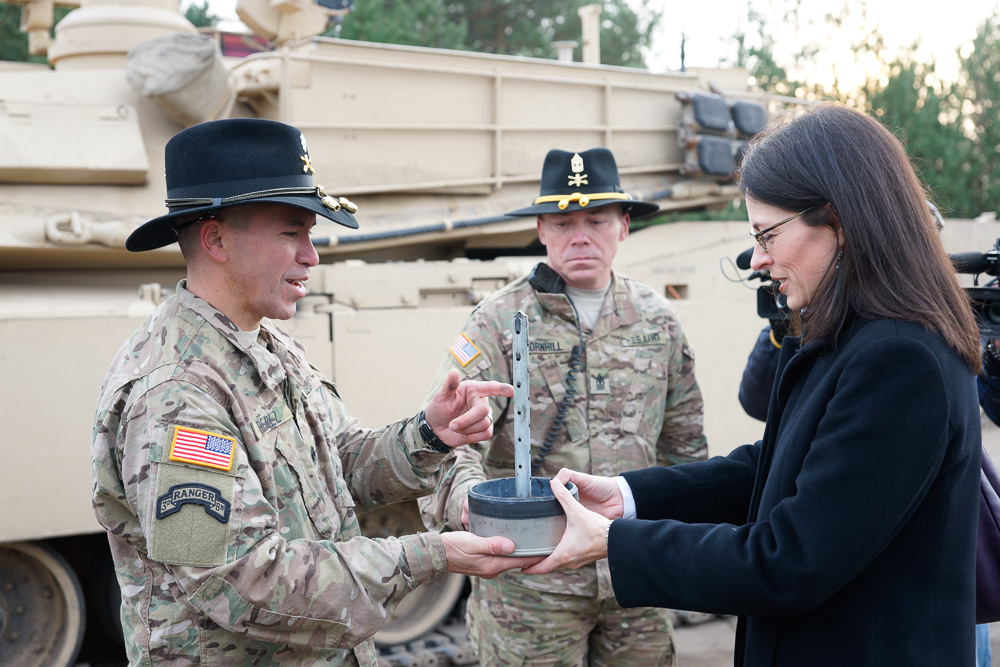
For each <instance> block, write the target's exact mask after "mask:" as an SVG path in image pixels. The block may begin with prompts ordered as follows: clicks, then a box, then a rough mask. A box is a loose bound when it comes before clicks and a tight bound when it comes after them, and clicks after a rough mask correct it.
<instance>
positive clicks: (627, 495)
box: [615, 475, 635, 519]
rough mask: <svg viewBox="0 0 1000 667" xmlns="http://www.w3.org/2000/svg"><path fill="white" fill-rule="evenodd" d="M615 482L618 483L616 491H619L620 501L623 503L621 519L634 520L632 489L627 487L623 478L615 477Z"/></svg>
mask: <svg viewBox="0 0 1000 667" xmlns="http://www.w3.org/2000/svg"><path fill="white" fill-rule="evenodd" d="M615 481H616V482H618V490H619V491H621V494H622V499H623V500H624V501H625V507H624V509H623V511H622V518H623V519H634V518H635V496H633V495H632V487H630V486H629V485H628V482H626V481H625V478H624V477H622V476H621V475H619V476H618V477H615Z"/></svg>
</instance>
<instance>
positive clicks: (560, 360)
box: [419, 148, 707, 667]
mask: <svg viewBox="0 0 1000 667" xmlns="http://www.w3.org/2000/svg"><path fill="white" fill-rule="evenodd" d="M658 209H659V207H658V206H657V205H656V204H654V203H651V202H645V201H637V200H635V199H633V198H632V197H631V196H629V195H628V194H626V193H625V192H624V191H623V190H622V187H621V184H620V181H619V176H618V167H617V165H616V163H615V158H614V156H613V155H612V154H611V151H609V150H607V149H606V148H594V149H591V150H587V151H580V152H578V153H576V152H568V151H562V150H552V151H549V153H548V155H547V156H546V158H545V162H544V165H543V166H542V178H541V192H540V194H539V196H538V198H536V199H535V201H534V202H533V203H532V205H531V206H528V207H526V208H522V209H519V210H516V211H513V212H511V213H509V214H508V215H513V216H529V215H530V216H537V221H538V237H539V240H540V241H541V242H542V244H543V245H544V246H545V252H546V261H545V262H544V263H541V264H538V265H537V266H536V267H535V268H534V270H533V271H532V272H531V273H530V274H529V275H527V276H524V277H523V278H521V279H519V280H516V281H514V282H512V283H511V284H509V285H507V286H506V287H504V288H503V289H501V290H500V291H498V292H497V293H496V294H494V295H492V296H491V297H489V298H488V299H486V300H485V301H483V302H482V303H481V304H480V305H479V306H478V307H477V308H476V310H475V311H474V312H473V314H472V315H471V317H470V318H469V320H468V322H467V323H466V325H465V329H464V330H463V331H462V332H461V333H459V334H458V336H457V338H456V339H455V342H454V343H453V344H452V346H451V349H450V351H449V353H448V354H447V355H446V358H445V360H444V363H443V364H442V366H441V369H440V372H439V378H443V377H446V376H447V375H448V374H450V373H454V372H455V371H456V370H457V371H459V372H460V373H461V374H462V376H463V377H465V378H470V379H476V380H483V381H490V380H492V381H498V382H510V381H511V379H512V369H511V365H510V358H511V341H512V332H511V321H512V318H513V316H514V314H515V313H517V312H518V311H523V312H524V313H525V314H526V315H527V316H528V332H529V337H530V340H529V343H528V348H529V350H528V351H529V356H530V361H529V368H528V378H529V383H530V389H529V394H530V400H531V451H532V475H534V476H542V477H551V476H554V475H555V474H556V473H557V472H558V471H559V469H560V468H563V467H568V468H572V469H573V470H585V471H587V472H591V473H593V474H597V475H612V476H613V475H618V474H620V473H621V472H624V471H626V470H633V469H636V468H644V467H647V466H650V465H654V464H659V465H665V466H667V465H672V464H674V463H680V462H684V461H692V460H697V459H702V458H705V456H706V452H707V448H706V443H705V437H704V435H703V430H702V425H703V420H702V398H701V392H700V390H699V389H698V384H697V382H696V381H695V377H694V359H693V356H692V353H691V350H690V348H689V347H688V344H687V341H686V339H685V337H684V332H683V330H682V329H681V325H680V322H679V321H678V319H677V315H676V313H675V312H674V309H673V307H672V306H671V305H670V303H669V302H668V301H667V300H666V298H665V297H664V296H663V295H660V294H656V293H655V292H654V291H653V290H651V289H650V288H649V287H647V286H646V285H644V284H642V283H640V282H638V281H636V280H633V279H631V278H628V277H626V276H623V275H621V274H619V273H617V272H615V271H613V270H612V268H611V264H612V261H613V260H614V257H615V253H616V252H617V249H618V244H619V243H620V242H621V241H624V240H625V238H626V237H627V236H628V231H629V222H630V221H631V220H632V219H637V218H641V217H645V216H649V215H652V214H653V213H655V212H656V211H657V210H658ZM510 404H511V400H510V398H509V397H500V396H498V397H494V398H492V399H491V400H490V405H491V409H492V414H493V417H494V419H495V428H494V433H493V437H492V438H488V439H485V440H483V442H481V443H479V444H478V445H473V446H470V447H463V448H462V449H461V450H460V451H458V452H457V453H456V457H455V458H454V459H453V460H452V461H450V462H448V463H447V464H446V466H445V467H446V471H445V473H444V479H443V481H442V484H441V486H440V487H439V489H438V491H437V492H436V493H435V494H434V495H433V496H429V497H427V498H424V499H421V500H420V501H419V502H420V505H421V509H422V512H423V518H424V523H425V524H426V525H427V526H428V527H429V528H435V529H443V530H459V531H460V530H464V529H465V528H466V527H467V525H468V500H467V498H468V491H469V489H470V488H471V487H473V486H475V485H476V484H478V483H479V482H482V481H483V480H485V479H491V478H497V477H511V476H513V475H514V426H513V423H514V418H513V414H512V410H511V405H510ZM467 609H468V611H467V621H468V627H469V635H470V638H471V639H472V643H473V646H474V647H475V649H476V652H477V655H478V657H479V660H480V662H481V663H482V664H487V665H508V664H510V665H513V664H516V665H521V664H524V665H534V664H545V665H587V664H589V665H591V666H592V667H593V666H599V665H643V666H647V665H671V664H673V663H674V641H673V630H672V628H671V625H670V617H669V614H668V612H667V610H665V609H648V608H641V609H623V608H621V607H620V606H619V605H618V604H617V603H616V602H615V597H614V594H613V591H612V589H611V580H610V574H609V571H608V564H607V561H606V560H604V561H600V562H598V563H597V564H596V565H592V566H588V567H584V568H581V569H578V570H562V571H557V572H554V573H552V574H549V575H544V576H526V575H521V574H520V573H514V572H507V573H504V574H501V575H500V576H499V577H497V578H496V579H494V580H492V581H482V580H474V581H473V583H472V596H471V597H470V598H469V603H468V608H467Z"/></svg>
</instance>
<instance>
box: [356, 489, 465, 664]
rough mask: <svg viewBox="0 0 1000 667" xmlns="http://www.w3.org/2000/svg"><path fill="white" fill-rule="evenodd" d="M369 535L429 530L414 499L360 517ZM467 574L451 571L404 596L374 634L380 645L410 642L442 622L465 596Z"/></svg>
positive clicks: (366, 534) (387, 535)
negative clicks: (421, 518)
mask: <svg viewBox="0 0 1000 667" xmlns="http://www.w3.org/2000/svg"><path fill="white" fill-rule="evenodd" d="M359 519H360V522H361V532H363V533H364V534H365V536H366V537H398V536H400V535H412V534H413V533H421V532H424V531H426V530H427V529H426V528H424V524H423V523H422V522H421V521H420V511H419V510H418V509H417V504H416V503H415V502H406V503H397V504H395V505H389V506H387V507H380V508H378V509H376V510H372V511H371V512H366V513H365V514H362V515H360V516H359ZM464 586H465V576H464V575H461V574H452V573H448V574H445V575H443V576H440V577H438V578H437V579H434V580H433V581H430V582H428V583H426V584H424V585H423V586H420V587H419V588H417V589H416V590H415V591H413V592H412V593H410V594H409V595H407V596H406V597H405V598H403V601H402V602H400V603H399V604H398V605H397V606H396V608H395V609H394V610H393V611H392V614H391V615H390V616H389V618H388V619H387V620H386V622H385V624H384V625H383V626H382V629H381V630H379V631H378V632H377V633H376V634H375V644H376V645H377V646H395V645H397V644H408V643H410V642H411V641H413V640H414V639H416V638H417V637H419V636H421V635H423V634H425V633H426V632H429V631H430V630H432V629H434V627H435V626H437V625H438V624H440V623H443V622H444V620H445V619H446V618H448V614H450V613H451V610H452V609H453V608H454V607H455V604H456V603H457V602H458V600H459V598H460V597H461V596H462V589H463V587H464Z"/></svg>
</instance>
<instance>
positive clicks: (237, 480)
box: [91, 281, 446, 666]
mask: <svg viewBox="0 0 1000 667" xmlns="http://www.w3.org/2000/svg"><path fill="white" fill-rule="evenodd" d="M248 339H250V340H248ZM414 422H415V420H413V419H411V420H405V421H400V422H397V423H395V424H392V425H390V426H388V427H386V428H384V429H381V430H368V429H362V428H360V427H359V426H358V422H357V420H355V419H353V418H352V417H351V416H350V415H349V413H348V412H347V409H346V408H345V407H344V406H343V405H342V404H341V402H340V400H339V399H338V398H337V397H336V391H335V390H334V388H333V386H332V385H330V384H329V383H328V382H326V381H325V380H324V379H323V378H322V377H321V376H320V374H319V373H318V372H316V371H315V370H314V369H312V368H311V367H310V366H309V365H308V364H307V363H306V361H305V358H304V354H303V350H302V348H301V347H300V346H299V345H298V344H297V343H296V342H295V341H294V340H293V339H292V338H291V337H290V336H288V335H287V334H285V333H283V332H281V331H279V330H278V329H277V328H275V327H274V326H273V325H271V324H270V323H268V322H266V321H265V323H263V324H262V325H261V327H260V331H259V336H258V337H257V338H255V339H254V338H253V334H247V333H246V332H240V331H239V330H238V329H237V327H236V326H235V325H234V324H233V323H232V322H231V321H230V320H229V319H228V318H227V317H226V316H225V315H223V314H222V313H221V312H219V311H218V310H216V309H215V308H213V307H212V306H210V305H209V304H208V303H207V302H205V301H203V300H201V299H199V298H198V297H196V296H194V295H193V294H191V293H190V292H188V291H187V290H186V289H185V288H184V282H183V281H182V282H181V284H180V285H178V289H177V295H176V296H175V297H172V298H170V299H168V300H167V301H166V302H165V303H163V304H162V305H161V306H160V307H159V308H158V309H157V311H156V312H155V313H154V314H153V315H152V316H151V318H150V319H149V320H148V321H147V322H146V324H145V325H144V326H143V327H142V328H140V329H139V330H138V331H137V332H136V333H135V334H133V336H132V338H131V339H130V340H129V341H128V342H127V343H126V344H125V345H124V346H123V347H122V349H121V350H120V351H119V353H118V355H117V357H116V359H115V361H114V362H113V364H112V366H111V369H110V371H109V372H108V375H107V378H106V379H105V382H104V388H103V390H102V396H101V401H100V405H99V407H98V411H97V420H96V424H95V427H94V433H93V446H92V452H91V454H92V460H93V473H94V477H95V487H94V508H95V511H96V513H97V517H98V520H99V521H100V522H101V523H102V524H103V525H104V527H105V528H106V529H107V531H108V534H109V541H110V543H111V550H112V553H113V556H114V560H115V567H116V570H117V574H118V581H119V583H120V584H121V589H122V613H121V616H122V626H123V628H124V630H125V639H126V646H127V651H128V657H129V661H130V662H131V664H133V665H150V664H153V663H155V664H158V665H159V664H165V665H185V666H187V665H193V664H208V663H211V664H217V665H256V664H261V665H315V664H319V663H322V664H324V665H328V664H329V665H355V664H361V665H375V664H376V663H377V660H376V655H375V649H374V645H373V644H372V642H371V640H370V637H371V636H372V635H373V634H374V633H375V632H376V630H378V629H379V627H380V626H381V625H382V623H383V622H384V621H385V619H386V616H387V615H388V614H389V612H391V611H392V609H393V608H394V606H395V605H396V604H397V603H398V602H399V601H400V599H401V598H402V597H403V596H404V595H406V594H407V593H408V592H409V591H412V590H413V589H414V588H415V587H417V586H419V585H420V584H422V583H424V582H426V581H429V580H431V579H433V578H434V577H436V576H438V575H439V574H441V573H443V572H445V570H446V559H445V552H444V545H443V543H442V541H441V537H440V535H436V534H424V535H412V536H408V537H402V538H398V539H396V538H387V539H367V538H364V537H361V536H360V531H359V529H358V521H357V518H356V516H355V502H356V501H357V503H358V507H359V509H361V510H367V509H370V508H371V507H374V506H376V505H381V504H385V503H389V502H393V501H397V500H401V499H404V498H412V497H414V496H416V495H420V494H423V493H426V492H428V491H429V490H430V489H432V488H433V487H434V485H435V484H436V482H437V481H438V473H437V469H438V466H439V465H440V463H441V461H442V460H443V459H444V458H445V456H446V455H444V454H438V453H436V452H434V451H433V450H431V449H429V448H426V447H425V446H424V444H423V440H422V439H421V438H420V436H419V433H418V430H417V425H416V424H415V423H414ZM171 459H173V460H171ZM227 459H228V460H229V462H228V463H227Z"/></svg>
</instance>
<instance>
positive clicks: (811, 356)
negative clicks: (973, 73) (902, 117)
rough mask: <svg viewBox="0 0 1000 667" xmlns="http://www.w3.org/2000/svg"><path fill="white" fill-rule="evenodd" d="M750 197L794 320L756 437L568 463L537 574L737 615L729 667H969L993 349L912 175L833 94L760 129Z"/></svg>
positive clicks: (766, 259)
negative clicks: (608, 582)
mask: <svg viewBox="0 0 1000 667" xmlns="http://www.w3.org/2000/svg"><path fill="white" fill-rule="evenodd" d="M740 187H741V189H742V190H743V192H744V194H745V195H746V200H747V209H748V212H749V217H750V221H751V233H752V234H753V236H754V238H755V240H756V241H757V243H758V246H757V247H756V248H755V250H754V255H753V259H752V261H751V266H752V268H753V269H754V270H764V269H766V270H769V271H770V272H771V276H772V277H773V278H774V279H776V280H779V281H781V288H780V289H781V292H782V293H783V294H784V295H785V296H786V297H787V300H788V305H789V307H790V308H791V309H792V310H793V311H796V312H797V314H798V319H799V322H800V325H801V340H800V341H799V343H800V344H792V345H784V346H783V347H782V350H781V356H780V359H779V363H778V370H777V378H778V379H777V381H776V382H775V385H774V389H773V392H772V395H771V401H770V408H769V412H768V418H767V425H766V427H765V431H764V437H763V439H762V440H761V441H759V442H757V443H755V444H753V445H746V446H744V447H739V448H737V449H736V450H734V451H733V452H732V453H731V454H730V455H729V456H726V457H716V458H713V459H711V460H709V461H704V462H698V463H691V464H685V465H682V466H673V467H671V468H649V469H646V470H640V471H636V472H632V473H626V474H625V475H624V476H623V477H621V478H602V477H594V476H591V475H586V474H583V473H579V472H572V471H568V470H563V471H561V472H560V473H559V476H558V481H554V482H553V484H552V487H553V491H554V492H555V494H556V496H557V497H558V498H559V499H560V501H561V502H562V503H563V505H564V507H565V508H566V511H567V516H568V526H567V530H566V534H565V535H564V537H563V540H562V542H560V544H559V546H558V547H557V548H556V550H555V552H553V554H552V555H551V556H549V557H548V558H547V559H546V560H545V561H542V562H541V563H539V564H537V565H534V566H532V567H530V568H527V569H526V570H525V571H526V572H528V573H532V572H544V571H548V570H550V569H554V568H556V567H566V566H570V567H574V566H579V565H580V564H582V563H584V562H590V561H592V560H596V559H598V558H602V557H605V556H607V557H608V558H609V560H610V563H611V574H612V583H613V586H614V592H615V596H616V597H617V599H618V601H619V602H620V603H621V604H622V605H623V606H650V605H656V606H663V607H671V608H676V609H688V610H695V611H704V612H713V613H720V614H735V615H739V616H740V620H739V625H738V628H737V636H736V665H737V666H747V667H751V666H752V667H756V666H758V665H776V666H777V665H782V666H783V665H788V666H799V665H810V666H811V665H851V666H852V667H857V666H862V665H870V666H872V667H876V666H877V667H882V666H883V665H906V666H907V667H913V666H915V665H972V664H973V663H974V656H973V649H974V638H973V629H974V627H975V551H976V519H977V515H978V511H979V504H978V503H979V499H978V488H979V467H980V433H979V409H978V403H977V396H976V386H975V370H976V369H978V368H979V363H980V351H979V343H978V336H977V331H976V326H975V321H974V319H973V315H972V312H971V309H970V308H969V303H968V300H967V298H966V296H965V293H964V291H963V290H962V289H961V287H960V286H959V284H958V282H957V279H956V277H955V275H954V273H953V271H952V268H951V264H950V263H949V261H948V258H947V255H946V254H945V251H944V249H943V247H942V245H941V242H940V239H939V237H938V233H937V230H936V228H935V225H934V222H933V220H932V218H931V216H930V214H929V212H928V209H927V205H926V201H925V200H926V196H925V194H924V192H923V190H922V188H921V186H920V183H919V181H918V179H917V177H916V175H915V173H914V171H913V169H912V166H911V165H910V163H909V161H908V159H907V157H906V154H905V152H904V150H903V148H902V146H901V145H900V144H899V142H898V141H897V140H896V139H895V138H894V137H893V136H892V135H891V134H890V133H889V132H888V131H886V130H885V129H884V128H883V127H882V126H881V125H880V124H879V123H878V122H877V121H875V120H873V119H871V118H869V117H868V116H866V115H864V114H862V113H860V112H857V111H853V110H850V109H848V108H846V107H843V106H837V105H824V106H822V107H818V108H816V109H813V110H811V111H808V112H806V113H804V114H802V115H800V116H797V117H796V118H794V119H793V120H791V121H789V122H786V123H784V124H782V125H779V126H777V127H774V128H770V129H769V130H768V131H767V132H766V133H765V134H764V136H762V137H761V138H759V139H757V140H755V141H754V142H753V144H752V145H751V146H750V148H749V150H748V151H747V153H746V155H745V157H744V160H743V164H742V166H741V172H740ZM791 342H794V341H791ZM795 350H798V351H797V352H795ZM566 480H572V481H573V482H574V483H576V484H577V485H578V486H579V488H580V499H581V502H582V505H581V504H576V503H574V502H573V501H572V498H571V496H569V494H568V493H566V492H565V489H564V488H563V486H562V484H561V483H560V482H565V481H566ZM609 519H611V521H609Z"/></svg>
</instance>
